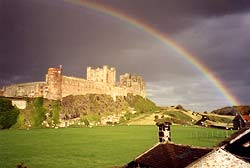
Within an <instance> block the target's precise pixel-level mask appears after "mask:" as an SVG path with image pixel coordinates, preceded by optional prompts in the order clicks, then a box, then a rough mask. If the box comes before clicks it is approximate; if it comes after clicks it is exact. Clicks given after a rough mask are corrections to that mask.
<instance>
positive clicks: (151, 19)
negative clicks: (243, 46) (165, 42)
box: [95, 0, 250, 36]
mask: <svg viewBox="0 0 250 168" xmlns="http://www.w3.org/2000/svg"><path fill="white" fill-rule="evenodd" d="M95 1H96V2H98V3H100V2H101V3H103V4H108V5H111V6H113V7H114V8H117V9H119V10H121V11H124V12H125V13H127V14H128V15H130V16H133V17H135V18H137V19H139V20H143V21H145V22H146V23H148V24H150V25H153V27H155V28H157V29H160V30H162V31H163V32H166V33H169V35H170V36H171V34H172V33H177V32H179V31H181V30H183V29H186V28H187V27H189V26H192V25H193V24H195V23H196V22H198V21H199V20H200V19H202V18H207V17H214V16H216V17H220V16H223V15H228V14H235V13H245V12H249V9H250V4H249V1H248V0H237V1H235V0H188V1H183V0H149V1H147V0H136V1H134V0H125V1H122V0H95Z"/></svg>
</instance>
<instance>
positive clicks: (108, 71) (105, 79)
mask: <svg viewBox="0 0 250 168" xmlns="http://www.w3.org/2000/svg"><path fill="white" fill-rule="evenodd" d="M87 80H90V81H94V82H102V83H107V84H111V85H115V82H116V70H115V68H113V67H112V68H109V66H108V65H104V66H103V67H102V68H101V67H97V68H96V69H92V68H91V67H87Z"/></svg>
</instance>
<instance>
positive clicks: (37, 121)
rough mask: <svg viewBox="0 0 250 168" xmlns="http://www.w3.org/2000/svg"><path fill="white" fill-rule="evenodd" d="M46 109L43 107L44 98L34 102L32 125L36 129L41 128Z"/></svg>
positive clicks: (38, 98)
mask: <svg viewBox="0 0 250 168" xmlns="http://www.w3.org/2000/svg"><path fill="white" fill-rule="evenodd" d="M45 113H46V109H45V108H44V107H43V98H42V97H37V98H35V99H34V101H33V109H32V112H31V114H32V124H33V126H34V127H41V124H42V122H43V121H44V120H45Z"/></svg>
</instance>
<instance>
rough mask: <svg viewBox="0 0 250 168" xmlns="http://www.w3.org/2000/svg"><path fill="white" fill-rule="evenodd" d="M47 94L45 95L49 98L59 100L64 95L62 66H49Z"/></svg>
mask: <svg viewBox="0 0 250 168" xmlns="http://www.w3.org/2000/svg"><path fill="white" fill-rule="evenodd" d="M46 83H47V90H46V92H47V94H46V95H45V96H44V97H45V98H48V99H53V100H58V99H61V95H62V66H60V68H49V69H48V74H47V75H46Z"/></svg>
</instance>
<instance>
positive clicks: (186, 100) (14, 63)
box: [0, 0, 250, 110]
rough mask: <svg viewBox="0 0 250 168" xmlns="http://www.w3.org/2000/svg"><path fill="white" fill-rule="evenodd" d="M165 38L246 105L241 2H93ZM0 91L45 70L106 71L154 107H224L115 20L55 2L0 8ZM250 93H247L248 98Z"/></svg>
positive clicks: (193, 76) (185, 67)
mask: <svg viewBox="0 0 250 168" xmlns="http://www.w3.org/2000/svg"><path fill="white" fill-rule="evenodd" d="M97 2H98V3H103V4H106V5H109V6H111V7H113V8H115V9H117V10H118V11H122V12H124V13H126V14H129V15H130V16H132V17H134V18H137V19H139V20H141V21H143V22H145V23H147V24H149V25H151V26H152V27H154V28H156V29H159V30H160V31H162V32H163V33H166V34H167V35H168V36H170V37H171V38H172V39H173V40H174V41H175V42H177V44H179V45H181V46H183V47H184V48H186V49H187V50H189V51H190V52H191V53H193V54H194V55H195V56H196V57H197V58H198V59H200V60H201V62H203V63H204V64H205V65H207V66H208V67H209V68H210V69H211V70H212V71H213V72H214V73H215V74H216V75H218V77H219V78H220V79H222V80H223V82H225V83H226V85H227V87H228V88H230V90H232V91H233V93H234V94H235V95H237V97H239V98H240V99H241V101H242V102H243V103H249V97H250V95H249V94H248V92H246V90H248V91H249V86H250V82H249V81H250V80H249V77H248V74H249V72H250V68H248V67H249V66H248V65H249V62H250V57H249V53H250V52H249V47H248V44H249V42H250V32H249V31H250V30H249V26H250V22H249V20H250V17H249V13H250V5H249V2H248V0H237V1H235V0H220V1H218V0H206V1H205V0H203V1H201V0H189V1H183V0H171V1H170V0H154V1H153V0H152V1H147V0H136V1H134V0H124V1H123V0H97ZM0 37H1V38H0V57H1V59H0V86H1V85H6V84H10V83H18V82H28V81H37V80H39V81H40V80H44V78H45V76H44V74H45V73H46V70H47V68H48V67H51V66H58V65H59V64H62V65H63V69H64V70H63V73H64V74H66V75H72V76H81V77H85V76H86V71H85V68H86V67H87V66H99V65H104V64H108V65H111V66H115V67H116V68H117V71H118V74H120V73H124V72H129V73H136V74H139V75H142V76H143V77H144V78H145V80H146V81H147V83H148V87H147V89H148V93H149V96H150V98H152V99H153V100H155V101H156V102H157V103H159V104H162V105H163V104H184V105H186V106H187V107H190V108H199V109H202V110H203V109H208V108H209V109H213V108H215V107H220V106H223V105H226V103H227V101H226V100H225V98H224V97H221V95H220V94H218V92H217V91H215V90H216V89H215V88H214V86H212V85H211V83H209V82H208V80H207V79H206V78H204V76H203V74H201V73H200V72H199V71H197V69H196V68H194V67H193V66H192V65H191V64H190V63H188V62H187V61H184V60H183V57H182V56H180V55H178V54H177V53H176V52H175V51H174V50H173V49H171V48H170V47H168V46H166V45H164V44H162V43H161V42H160V41H159V40H157V39H155V38H153V37H152V36H151V35H150V34H148V33H146V32H143V31H142V30H141V29H137V28H135V27H134V26H132V25H129V24H127V23H125V22H122V21H120V20H119V19H116V18H114V17H111V16H109V15H106V14H104V13H101V12H97V11H94V10H91V9H87V8H85V7H82V6H78V5H75V4H73V3H69V2H65V1H61V0H54V1H50V0H43V1H41V0H22V1H19V0H12V1H9V0H2V1H0ZM249 93H250V92H249Z"/></svg>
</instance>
